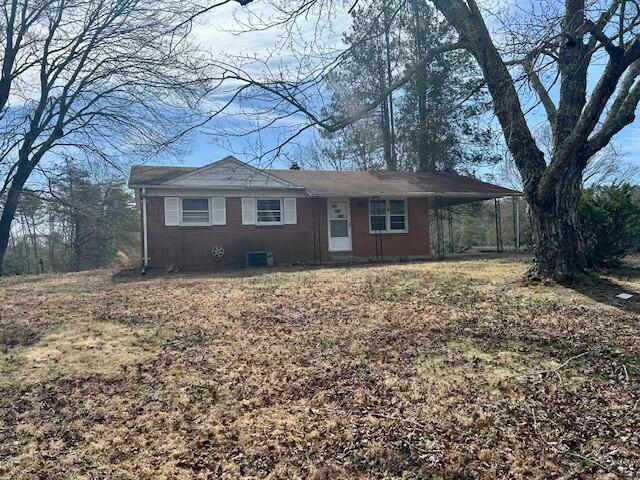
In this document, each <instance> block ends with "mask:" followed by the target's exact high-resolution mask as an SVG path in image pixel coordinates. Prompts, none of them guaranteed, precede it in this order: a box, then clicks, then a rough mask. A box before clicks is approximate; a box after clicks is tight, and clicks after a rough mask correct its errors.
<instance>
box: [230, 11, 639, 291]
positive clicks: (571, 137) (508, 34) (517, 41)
mask: <svg viewBox="0 0 640 480" xmlns="http://www.w3.org/2000/svg"><path fill="white" fill-rule="evenodd" d="M272 3H273V4H274V5H278V8H279V9H280V10H279V11H285V12H287V13H286V14H282V18H285V19H286V21H288V22H291V21H292V20H291V19H295V18H299V13H300V12H304V15H305V16H306V17H308V16H309V15H310V13H309V12H310V11H311V9H312V8H313V5H315V7H316V9H317V10H316V12H317V14H318V15H321V14H322V10H323V8H327V6H326V3H327V2H326V1H325V0H316V1H313V0H298V1H293V2H292V1H289V2H279V1H278V0H272ZM349 3H351V4H353V3H354V2H349ZM355 3H358V2H355ZM393 3H394V2H385V8H386V7H388V8H393V6H392V5H391V4H393ZM433 4H434V5H435V7H436V9H437V10H438V11H439V12H440V14H442V15H443V16H444V18H445V19H446V20H447V21H448V22H449V23H450V24H451V26H452V27H453V28H454V29H455V30H456V32H457V39H455V40H454V41H453V42H451V43H449V44H445V45H438V46H437V47H435V48H426V49H425V50H424V53H423V54H422V57H421V58H420V59H419V60H418V61H417V62H416V63H415V65H414V67H413V68H409V69H407V71H406V72H404V73H403V75H402V76H400V77H398V78H396V79H394V80H393V81H391V82H389V87H388V88H387V89H386V90H385V91H383V92H381V94H380V96H379V97H378V98H377V99H376V100H374V101H372V102H371V103H369V104H367V105H362V107H361V108H359V109H357V110H356V111H354V112H353V113H352V114H351V115H349V116H348V117H342V118H335V117H331V116H327V115H324V114H323V113H324V112H323V111H322V110H321V109H320V110H319V109H318V108H317V104H318V103H319V102H318V100H317V99H316V98H315V97H313V96H311V95H310V93H309V92H310V89H311V87H312V86H314V85H320V84H321V78H322V76H323V75H325V74H326V71H327V70H330V69H331V65H335V63H336V62H339V61H340V58H341V56H343V55H347V54H348V52H343V53H341V54H340V55H338V56H337V59H336V57H334V58H332V60H331V62H328V63H325V64H324V66H323V67H322V68H321V67H319V66H318V65H316V66H314V67H313V68H310V67H309V68H306V70H305V71H304V73H302V72H303V70H302V69H298V70H297V71H296V74H295V75H293V76H292V75H291V71H288V72H284V73H285V74H284V76H282V75H281V76H278V75H277V74H276V73H274V72H273V70H269V72H268V74H267V75H264V76H258V75H256V74H255V73H252V74H250V75H249V74H247V72H248V71H249V69H248V68H246V65H245V66H244V68H241V69H235V70H234V69H233V68H230V69H229V72H228V76H229V77H230V78H232V79H233V81H234V82H236V83H237V84H239V85H241V87H240V89H242V91H243V92H245V93H246V92H247V91H251V89H252V88H255V89H259V90H260V91H261V92H263V93H262V95H268V96H270V98H272V100H273V102H274V105H277V112H278V114H279V115H281V116H286V117H287V118H291V117H292V116H295V115H300V116H305V117H306V119H307V122H308V123H307V124H305V125H303V126H302V127H301V128H300V130H299V131H298V132H296V133H294V134H293V135H291V136H290V137H288V138H285V141H288V140H290V139H291V138H296V136H297V135H299V134H300V132H301V131H304V130H306V129H308V128H310V126H311V125H313V126H317V127H319V128H322V129H325V130H327V131H329V132H335V131H337V130H340V129H342V128H345V126H347V125H350V124H352V123H353V122H355V121H358V120H359V119H360V118H362V117H363V116H365V115H366V114H367V113H368V112H370V111H372V110H373V109H375V108H377V106H378V105H380V104H381V103H383V102H385V101H386V99H387V98H388V96H389V94H390V93H391V92H392V91H394V90H396V89H397V88H399V87H401V86H403V85H405V84H406V83H407V82H408V81H409V80H410V79H411V78H412V77H413V76H414V75H415V74H416V73H417V72H418V71H419V69H420V67H421V66H422V65H424V64H425V63H426V62H430V61H431V60H432V59H433V58H435V56H437V55H440V54H442V53H444V52H448V51H454V50H460V49H464V50H466V51H467V52H469V53H470V54H471V55H472V56H473V57H474V58H475V60H476V61H477V63H478V65H479V66H480V69H481V70H482V74H483V77H484V81H485V85H486V88H487V89H488V91H489V93H490V95H491V97H492V99H493V105H494V110H495V115H496V117H497V119H498V121H499V123H500V126H501V128H502V132H503V134H504V139H505V142H506V144H507V147H508V149H509V152H510V155H511V156H512V157H513V160H514V162H515V165H516V167H517V169H518V172H519V174H520V177H521V178H522V181H523V186H524V194H525V197H526V200H527V202H528V204H529V210H530V215H531V220H532V224H533V229H534V240H535V249H534V252H535V264H534V266H533V267H532V268H531V269H530V271H529V274H528V276H529V277H530V278H533V279H554V280H557V281H570V280H572V279H574V278H575V277H576V276H577V275H580V274H581V273H582V272H584V271H585V269H586V268H587V262H586V258H585V253H584V249H583V248H582V238H581V234H580V231H579V227H578V222H577V206H578V201H579V199H580V195H581V185H582V180H583V174H584V171H585V168H586V167H587V165H588V164H589V161H590V159H591V158H593V157H594V156H595V155H596V154H598V152H600V151H602V150H603V149H604V148H605V147H606V146H607V145H608V144H609V143H610V141H611V139H612V138H613V137H614V135H616V134H617V133H618V132H620V131H621V130H622V129H623V128H624V127H625V126H627V125H629V124H631V123H632V122H633V121H634V119H635V110H636V107H637V105H638V101H639V100H640V36H639V34H640V4H638V2H636V1H634V0H590V1H588V2H587V1H586V0H563V1H560V0H558V1H552V2H547V1H545V2H535V1H531V2H530V3H529V4H528V5H527V6H525V5H524V4H523V2H517V4H516V5H515V8H514V9H511V10H509V9H506V10H504V11H503V12H501V15H493V14H492V13H491V12H488V11H486V10H482V9H481V7H480V6H479V5H478V3H477V2H476V0H433ZM274 8H275V7H274ZM351 8H353V5H352V6H351ZM297 16H298V17H297ZM306 17H305V18H306ZM489 20H490V21H489ZM283 21H285V20H283ZM352 48H357V42H355V43H354V47H352ZM308 64H309V61H308V58H307V59H306V64H305V65H308ZM599 64H604V67H598V65H599ZM588 74H589V75H594V74H599V78H598V80H597V82H595V83H591V82H588V81H587V76H588ZM592 85H593V86H592ZM318 90H321V88H320V87H319V88H318ZM531 93H533V94H534V95H535V96H536V97H537V100H536V104H534V105H533V106H530V107H527V105H526V103H527V102H528V101H529V99H530V95H531ZM320 103H321V102H320ZM538 104H539V105H541V106H542V109H543V115H544V116H545V117H546V122H547V123H548V125H549V128H550V131H551V133H552V138H553V140H552V145H553V148H552V152H551V155H550V158H548V159H546V158H545V154H544V152H543V149H542V148H541V146H539V145H538V143H537V142H536V138H535V132H534V130H533V128H532V126H531V125H530V123H529V121H528V118H527V113H529V112H530V111H535V110H536V105H538ZM279 148H281V146H279V147H277V148H276V149H275V151H276V153H278V152H279Z"/></svg>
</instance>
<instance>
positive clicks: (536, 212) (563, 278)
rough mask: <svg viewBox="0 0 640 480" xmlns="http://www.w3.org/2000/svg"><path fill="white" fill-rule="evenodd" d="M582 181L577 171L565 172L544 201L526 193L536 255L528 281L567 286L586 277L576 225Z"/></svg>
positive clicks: (584, 257) (581, 244) (578, 225)
mask: <svg viewBox="0 0 640 480" xmlns="http://www.w3.org/2000/svg"><path fill="white" fill-rule="evenodd" d="M581 179H582V175H581V171H580V169H579V168H578V167H576V168H574V169H572V170H571V171H570V172H567V174H566V175H564V176H563V177H562V178H561V179H560V181H559V182H557V184H556V185H555V187H554V189H553V192H552V193H551V194H550V195H549V196H548V198H546V199H545V201H541V200H540V199H537V198H531V197H532V196H531V194H530V193H529V192H526V195H527V200H528V203H529V207H530V217H531V224H532V227H533V236H534V255H535V263H534V265H533V266H532V267H531V269H530V270H529V272H528V274H527V277H528V278H529V279H531V280H542V279H551V280H555V281H557V282H561V283H567V282H572V281H574V280H576V279H578V278H579V277H581V276H582V275H583V274H584V273H585V271H586V268H587V261H586V256H585V252H584V248H583V243H582V235H581V232H580V224H579V221H578V203H579V201H580V195H581Z"/></svg>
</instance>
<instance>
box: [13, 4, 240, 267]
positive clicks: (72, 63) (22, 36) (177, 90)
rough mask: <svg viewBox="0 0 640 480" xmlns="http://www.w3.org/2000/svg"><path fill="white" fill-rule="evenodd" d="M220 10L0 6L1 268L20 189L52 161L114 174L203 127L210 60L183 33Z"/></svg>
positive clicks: (150, 6) (149, 6)
mask: <svg viewBox="0 0 640 480" xmlns="http://www.w3.org/2000/svg"><path fill="white" fill-rule="evenodd" d="M225 3H229V2H228V1H219V2H217V3H194V2H190V1H180V0H7V1H4V2H3V4H2V6H1V7H0V49H2V62H1V63H2V70H1V71H0V201H1V202H2V203H1V204H0V205H1V216H0V266H1V265H2V260H3V258H4V253H5V251H6V248H7V243H8V240H9V232H10V228H11V223H12V221H13V219H14V216H15V213H16V208H17V206H18V204H19V199H20V196H21V193H22V191H23V189H24V187H25V184H27V182H28V181H34V180H37V179H38V178H39V177H41V176H42V175H44V174H45V173H46V167H47V164H48V162H51V161H53V160H54V159H55V158H56V156H58V155H68V156H72V157H80V156H86V157H90V158H93V159H97V160H99V161H101V162H106V163H108V164H110V165H113V166H118V162H121V161H122V160H123V159H127V158H137V159H138V160H140V159H141V156H149V155H159V154H162V153H164V152H167V151H169V150H170V149H172V148H173V147H175V146H176V145H177V143H178V142H179V140H180V139H181V138H182V137H183V135H184V133H185V132H187V131H188V130H189V128H191V127H192V126H193V125H194V124H197V123H199V122H200V121H201V120H202V118H203V117H202V116H201V112H200V108H199V107H200V102H201V101H202V100H203V98H204V97H205V95H206V94H207V93H208V92H209V91H210V88H211V87H212V82H211V74H210V72H209V65H210V61H209V59H208V58H207V55H205V54H204V53H203V52H201V51H200V50H199V48H198V47H197V46H196V45H194V44H192V43H190V41H189V40H188V34H189V32H190V31H191V23H192V20H193V19H194V18H195V17H196V16H198V15H200V14H202V13H204V12H207V11H209V10H211V9H213V8H216V7H217V6H220V5H222V4H225ZM241 3H246V2H241ZM0 272H1V267H0Z"/></svg>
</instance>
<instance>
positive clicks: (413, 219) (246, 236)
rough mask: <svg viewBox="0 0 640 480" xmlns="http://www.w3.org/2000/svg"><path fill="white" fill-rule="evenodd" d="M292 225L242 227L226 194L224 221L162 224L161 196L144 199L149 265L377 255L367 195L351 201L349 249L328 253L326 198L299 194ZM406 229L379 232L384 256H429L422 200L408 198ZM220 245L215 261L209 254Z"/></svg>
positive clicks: (235, 202)
mask: <svg viewBox="0 0 640 480" xmlns="http://www.w3.org/2000/svg"><path fill="white" fill-rule="evenodd" d="M296 205H297V217H298V223H297V224H296V225H277V226H257V225H242V209H241V199H240V198H239V197H228V198H227V224H226V225H213V226H206V227H167V226H165V225H164V199H163V198H162V197H147V214H148V223H147V226H148V238H149V266H150V267H152V268H153V267H166V266H168V265H179V266H181V267H197V266H207V265H215V264H218V263H227V264H229V263H232V264H244V263H245V261H246V253H247V252H248V251H256V250H268V251H271V252H273V258H274V261H275V262H276V263H296V262H301V263H315V262H317V263H320V262H323V261H328V260H335V259H340V258H345V257H365V258H367V257H373V258H375V256H376V250H375V237H374V235H371V234H369V217H368V215H369V206H368V199H366V198H352V199H351V225H352V237H353V252H346V253H339V254H335V253H330V252H329V251H328V239H327V228H328V227H327V216H326V213H327V209H326V207H327V201H326V199H325V198H313V199H312V198H298V199H297V202H296ZM408 215H409V233H405V234H384V235H382V242H383V252H384V256H385V257H401V256H426V255H428V254H429V231H428V210H427V203H426V200H425V199H409V201H408ZM215 246H221V247H223V248H224V249H225V256H224V258H223V259H222V260H221V261H220V260H217V259H214V258H213V257H212V256H210V255H209V253H208V252H209V251H210V250H211V248H212V247H215Z"/></svg>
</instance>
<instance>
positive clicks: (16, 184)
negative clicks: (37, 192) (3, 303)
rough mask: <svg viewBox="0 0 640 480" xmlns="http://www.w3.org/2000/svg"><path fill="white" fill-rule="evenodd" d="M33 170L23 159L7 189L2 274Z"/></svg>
mask: <svg viewBox="0 0 640 480" xmlns="http://www.w3.org/2000/svg"><path fill="white" fill-rule="evenodd" d="M32 171H33V167H31V166H30V165H29V164H28V162H27V161H22V160H21V165H20V167H18V169H17V170H16V174H15V176H14V177H13V180H12V181H11V186H10V187H9V190H8V191H7V196H6V197H5V202H4V205H3V206H2V215H1V216H0V276H2V275H3V274H4V269H3V265H4V256H5V254H6V253H7V246H8V245H9V236H10V235H11V223H12V222H13V219H14V217H15V214H16V210H17V209H18V202H19V201H20V195H21V194H22V189H23V188H24V184H25V183H26V182H27V179H28V178H29V175H30V174H31V172H32Z"/></svg>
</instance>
